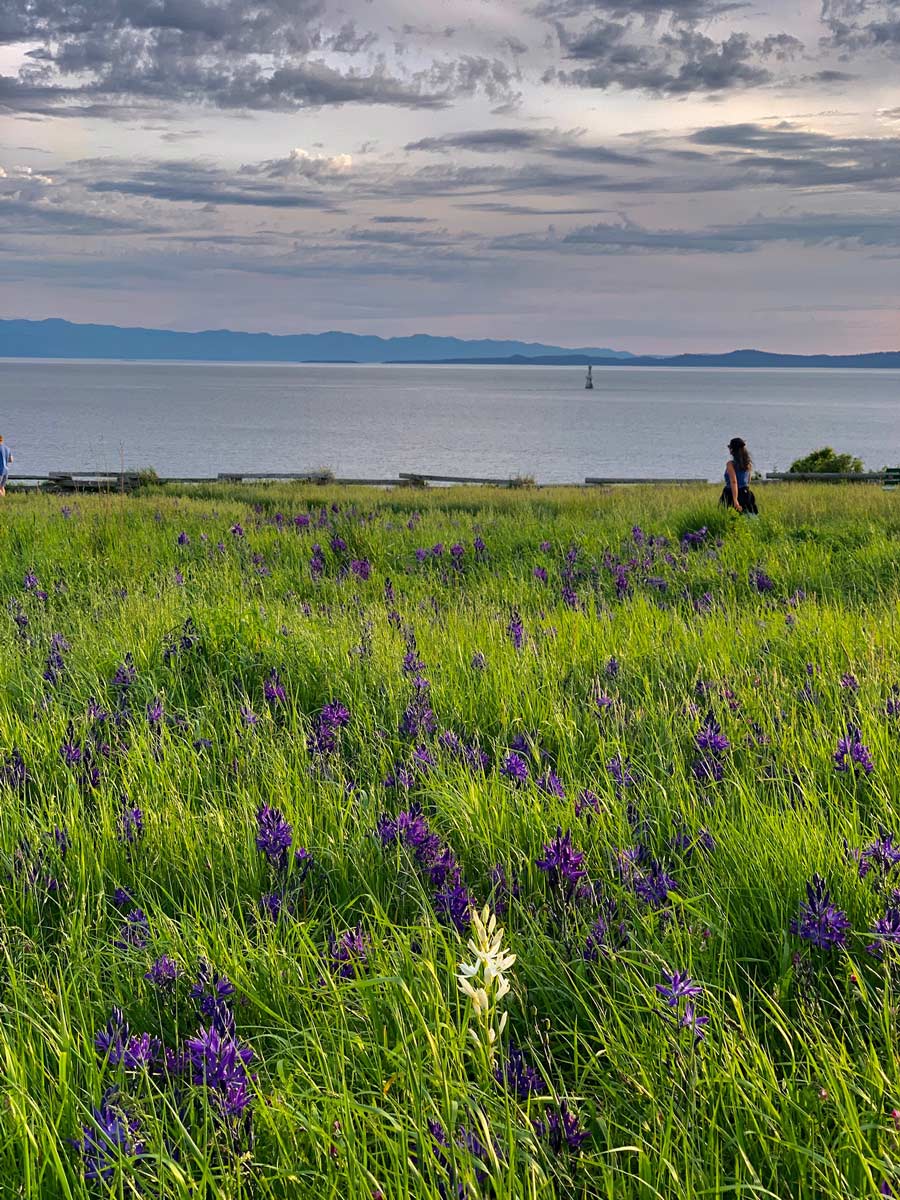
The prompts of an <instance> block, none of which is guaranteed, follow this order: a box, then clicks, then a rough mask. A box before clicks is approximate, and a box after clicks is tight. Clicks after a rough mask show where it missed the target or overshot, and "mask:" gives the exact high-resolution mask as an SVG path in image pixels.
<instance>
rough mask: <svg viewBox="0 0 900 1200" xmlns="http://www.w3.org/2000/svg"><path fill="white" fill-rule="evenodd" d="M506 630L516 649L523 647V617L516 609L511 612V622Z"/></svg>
mask: <svg viewBox="0 0 900 1200" xmlns="http://www.w3.org/2000/svg"><path fill="white" fill-rule="evenodd" d="M506 632H507V633H508V634H509V637H510V640H511V641H512V644H513V646H514V647H515V649H516V650H521V649H522V644H523V642H524V641H525V628H524V626H523V625H522V618H521V617H520V616H519V614H518V612H517V610H516V609H513V610H512V612H511V613H510V617H509V624H508V625H507V627H506Z"/></svg>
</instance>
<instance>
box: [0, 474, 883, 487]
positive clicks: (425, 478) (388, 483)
mask: <svg viewBox="0 0 900 1200" xmlns="http://www.w3.org/2000/svg"><path fill="white" fill-rule="evenodd" d="M267 481H281V482H294V483H313V484H321V485H324V484H338V485H341V486H349V485H354V484H355V485H359V486H365V487H381V488H385V487H423V488H424V487H427V486H428V485H429V484H448V485H452V484H475V485H480V486H487V487H498V488H523V487H539V488H546V487H618V486H623V485H625V486H627V485H632V484H640V485H653V484H669V485H671V484H695V485H697V484H710V483H711V482H712V483H716V482H717V481H715V480H713V481H710V480H708V479H700V478H696V477H694V478H683V477H680V478H679V477H665V478H662V477H657V478H653V477H650V476H626V475H610V476H593V475H589V476H588V477H587V478H586V479H585V480H584V481H583V482H579V483H574V482H573V483H535V482H534V480H533V479H532V478H531V477H530V476H527V475H514V476H506V477H500V476H493V477H484V476H477V475H435V474H428V473H425V472H417V471H400V472H399V473H398V475H397V477H396V478H390V479H354V478H343V477H337V478H335V477H334V476H332V475H330V474H329V473H327V472H322V471H242V472H236V471H221V472H219V474H217V475H190V476H185V475H179V476H159V477H158V478H148V477H147V476H145V475H142V474H141V473H140V472H136V471H124V472H123V471H48V472H47V473H45V474H43V475H10V477H9V485H10V487H12V488H18V487H23V488H27V489H28V490H31V489H34V490H38V491H49V492H55V493H69V492H72V493H75V492H132V491H134V490H135V489H136V488H138V487H140V486H141V484H142V483H160V484H204V483H205V484H215V483H257V482H258V483H264V482H267ZM898 482H900V468H889V469H888V470H887V471H869V472H863V473H859V474H829V473H819V474H814V473H810V474H796V475H793V474H789V473H787V472H770V473H768V474H766V475H761V476H759V477H758V478H757V479H755V480H754V483H755V484H756V483H869V484H882V485H888V486H891V485H896V484H897V483H898Z"/></svg>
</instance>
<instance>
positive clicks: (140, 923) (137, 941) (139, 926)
mask: <svg viewBox="0 0 900 1200" xmlns="http://www.w3.org/2000/svg"><path fill="white" fill-rule="evenodd" d="M149 937H150V924H149V922H148V921H147V917H146V916H145V914H144V912H143V910H142V909H140V908H132V909H130V911H129V912H127V913H126V914H125V920H124V922H123V924H122V927H121V929H120V931H119V936H118V938H117V940H116V941H115V942H113V945H114V946H115V947H116V949H117V950H143V949H144V948H145V946H146V945H147V941H148V939H149Z"/></svg>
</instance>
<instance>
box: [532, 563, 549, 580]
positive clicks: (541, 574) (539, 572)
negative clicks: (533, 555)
mask: <svg viewBox="0 0 900 1200" xmlns="http://www.w3.org/2000/svg"><path fill="white" fill-rule="evenodd" d="M532 575H533V576H534V577H535V579H537V580H539V581H540V582H541V583H546V582H547V579H548V575H547V568H546V567H535V568H534V570H533V571H532Z"/></svg>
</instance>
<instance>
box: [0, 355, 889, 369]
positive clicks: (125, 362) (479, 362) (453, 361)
mask: <svg viewBox="0 0 900 1200" xmlns="http://www.w3.org/2000/svg"><path fill="white" fill-rule="evenodd" d="M781 357H782V356H780V355H772V356H771V358H767V360H766V361H761V362H737V361H734V357H733V356H728V355H721V356H719V355H680V356H677V357H676V358H671V359H663V358H634V359H596V358H594V359H589V358H587V357H584V358H581V357H572V358H568V357H567V358H565V359H561V358H552V359H548V358H524V357H523V358H448V359H440V360H437V361H435V360H433V359H421V360H418V361H409V360H400V361H394V360H390V359H387V360H385V361H383V362H366V361H360V360H358V359H323V358H319V359H312V358H311V359H297V360H287V359H253V358H248V359H235V358H230V359H228V358H113V357H102V358H98V357H95V356H91V357H88V356H86V355H85V356H81V355H75V356H73V355H62V354H58V355H57V354H53V355H38V354H4V353H2V352H0V365H3V364H7V363H8V364H14V365H20V366H25V365H28V364H32V363H33V364H35V365H41V364H42V365H44V366H50V365H53V364H58V365H60V366H64V365H69V366H95V367H101V366H110V367H366V368H372V367H375V368H378V367H570V368H575V367H581V368H584V367H586V366H588V364H590V365H591V366H592V367H594V368H595V369H596V370H602V369H603V368H606V369H608V370H616V369H619V368H629V369H630V368H634V367H637V368H639V369H641V368H642V369H646V370H673V369H679V370H704V369H714V370H720V371H722V370H728V371H760V370H763V371H765V370H768V371H785V370H804V369H805V370H807V371H900V352H898V353H887V354H879V355H848V356H845V357H833V358H831V359H830V360H828V361H824V362H823V361H820V360H821V359H823V358H825V359H827V358H828V356H825V355H815V356H809V357H805V356H799V355H791V356H785V357H786V358H789V359H790V360H791V361H779V360H780V359H781ZM868 358H877V359H881V360H884V359H888V360H890V361H879V362H864V361H860V360H861V359H868ZM698 359H699V360H701V361H697V360H698Z"/></svg>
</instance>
